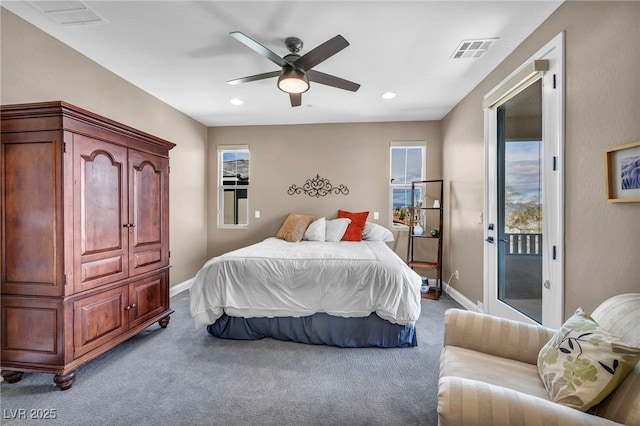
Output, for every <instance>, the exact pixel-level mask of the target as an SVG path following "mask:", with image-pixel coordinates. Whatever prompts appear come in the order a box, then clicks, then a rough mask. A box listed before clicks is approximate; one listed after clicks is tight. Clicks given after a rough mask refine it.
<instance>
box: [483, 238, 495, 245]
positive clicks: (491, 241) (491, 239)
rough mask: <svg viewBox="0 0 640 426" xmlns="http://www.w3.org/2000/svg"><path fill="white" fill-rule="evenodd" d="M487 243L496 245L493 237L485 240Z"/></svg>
mask: <svg viewBox="0 0 640 426" xmlns="http://www.w3.org/2000/svg"><path fill="white" fill-rule="evenodd" d="M485 241H486V242H488V243H491V244H493V243H494V241H493V237H487V238H485Z"/></svg>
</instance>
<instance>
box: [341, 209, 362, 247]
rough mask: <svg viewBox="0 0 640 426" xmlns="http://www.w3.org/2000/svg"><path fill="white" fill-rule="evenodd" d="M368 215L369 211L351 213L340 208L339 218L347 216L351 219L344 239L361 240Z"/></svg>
mask: <svg viewBox="0 0 640 426" xmlns="http://www.w3.org/2000/svg"><path fill="white" fill-rule="evenodd" d="M367 216H369V212H359V213H351V212H346V211H344V210H338V218H343V217H346V218H349V219H351V223H350V224H349V226H348V227H347V230H346V232H345V233H344V235H343V236H342V241H361V240H362V231H364V225H365V223H366V222H367Z"/></svg>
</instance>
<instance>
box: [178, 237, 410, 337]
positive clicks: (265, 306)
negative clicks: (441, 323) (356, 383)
mask: <svg viewBox="0 0 640 426" xmlns="http://www.w3.org/2000/svg"><path fill="white" fill-rule="evenodd" d="M420 285H421V278H420V276H419V275H417V274H416V273H415V272H414V271H413V270H411V269H410V268H409V267H407V265H406V264H405V263H404V262H403V261H402V260H401V259H400V258H399V257H398V256H397V255H396V254H395V253H394V252H393V251H392V250H391V249H390V248H389V247H388V246H387V244H386V243H385V242H383V241H360V242H348V241H340V242H317V241H300V242H297V243H290V242H287V241H284V240H281V239H277V238H267V239H266V240H264V241H262V242H260V243H257V244H253V245H251V246H248V247H244V248H241V249H238V250H235V251H232V252H229V253H226V254H223V255H221V256H219V257H215V258H213V259H211V260H209V261H208V262H207V263H206V264H205V265H204V266H203V267H202V269H201V270H200V271H199V272H198V274H197V275H196V277H195V279H194V282H193V284H192V286H191V290H190V292H191V314H192V316H193V318H194V320H195V323H196V324H197V325H205V326H207V330H208V331H209V333H211V334H212V335H214V336H217V337H222V338H227V339H260V338H263V337H273V338H276V339H280V340H292V341H296V342H301V343H311V344H325V345H334V346H341V347H409V346H415V345H416V344H417V340H416V335H415V327H414V326H415V322H416V320H417V319H418V317H419V316H420Z"/></svg>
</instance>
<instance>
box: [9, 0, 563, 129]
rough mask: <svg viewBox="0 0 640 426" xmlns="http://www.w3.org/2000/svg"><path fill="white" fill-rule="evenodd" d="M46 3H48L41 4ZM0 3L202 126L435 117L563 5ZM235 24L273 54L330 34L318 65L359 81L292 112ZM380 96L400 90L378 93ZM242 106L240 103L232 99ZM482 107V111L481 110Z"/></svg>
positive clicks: (312, 96)
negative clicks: (475, 47)
mask: <svg viewBox="0 0 640 426" xmlns="http://www.w3.org/2000/svg"><path fill="white" fill-rule="evenodd" d="M44 3H46V4H47V5H48V6H43V4H44ZM55 3H58V4H59V5H60V4H62V5H64V6H65V7H71V8H74V7H82V5H84V6H86V7H88V8H89V9H90V10H89V11H86V12H89V13H90V12H91V11H92V12H93V13H95V14H96V15H98V17H100V18H102V22H99V23H89V24H75V25H66V24H60V23H57V22H56V21H55V20H54V19H52V16H53V17H54V18H55V17H56V16H57V17H59V16H61V15H60V14H58V15H55V14H52V15H45V13H43V12H42V9H44V8H47V7H49V8H50V7H51V5H52V4H55ZM78 3H79V2H75V1H73V2H51V1H49V2H37V1H34V2H28V1H4V0H3V1H2V7H4V8H6V9H8V10H10V11H12V12H13V13H15V14H17V15H18V16H20V17H22V18H23V19H25V20H26V21H28V22H30V23H32V24H33V25H35V26H36V27H38V28H40V29H42V30H43V31H45V32H47V33H48V34H50V35H52V36H53V37H55V38H57V39H59V40H61V41H62V42H63V43H65V44H67V45H69V46H70V47H72V48H73V49H75V50H77V51H79V52H80V53H82V54H83V55H85V56H87V57H89V58H90V59H92V60H93V61H95V62H97V63H98V64H100V65H102V66H103V67H105V68H107V69H109V70H111V71H112V72H113V73H115V74H117V75H119V76H121V77H122V78H124V79H125V80H127V81H129V82H131V83H132V84H134V85H136V86H138V87H140V88H141V89H143V90H144V91H146V92H148V93H150V94H152V95H153V96H155V97H157V98H158V99H160V100H162V101H164V102H166V103H167V104H169V105H171V106H173V107H174V108H176V109H178V110H180V111H182V112H184V113H185V114H187V115H189V116H191V117H193V118H194V119H195V120H197V121H199V122H201V123H202V124H204V125H206V126H236V125H262V124H303V123H341V122H382V121H414V120H418V121H421V120H440V119H441V118H443V117H444V116H445V115H446V114H447V113H448V112H449V111H450V110H451V109H452V108H453V107H454V106H455V105H456V104H457V103H458V102H459V101H460V100H461V99H462V98H463V97H464V96H465V95H466V94H468V93H469V92H470V91H471V90H472V89H473V88H474V87H475V86H476V85H477V84H478V83H479V82H480V81H482V79H483V78H484V77H486V76H487V75H488V74H489V72H490V71H491V70H492V69H494V68H495V67H496V66H497V65H498V64H499V63H500V62H501V61H502V60H503V59H504V58H505V57H506V56H507V55H508V54H509V53H511V52H512V51H513V50H514V49H515V48H516V47H517V46H518V45H519V44H520V43H521V42H522V41H523V40H524V39H525V38H526V37H527V36H528V35H529V34H531V33H532V32H533V30H534V29H535V28H537V27H538V26H539V25H540V24H541V23H542V22H543V21H544V20H545V19H546V18H547V17H548V16H549V15H551V13H553V11H555V10H556V9H557V7H558V6H560V4H561V3H562V0H555V1H540V0H537V1H84V2H83V3H80V5H78ZM231 31H240V32H243V33H244V34H246V35H247V36H249V37H251V38H253V39H254V40H256V41H258V42H259V43H261V44H263V45H264V46H265V47H267V48H269V49H271V50H272V51H273V52H275V53H277V54H278V55H280V56H284V55H285V54H287V53H288V51H287V49H286V48H285V46H284V39H285V38H287V37H289V36H296V37H299V38H301V39H302V40H303V42H304V47H303V49H302V51H301V52H300V53H301V54H302V55H303V54H304V53H306V52H308V51H309V50H311V49H313V48H314V47H316V46H318V45H320V44H321V43H323V42H325V41H326V40H328V39H330V38H332V37H333V36H335V35H337V34H341V35H342V36H343V37H344V38H346V39H347V40H348V41H349V43H350V45H349V46H348V47H347V48H345V49H344V50H342V51H340V52H339V53H337V54H336V55H334V56H332V57H331V58H329V59H327V60H326V61H325V62H322V63H321V64H319V65H317V66H316V67H315V68H314V69H315V70H317V71H321V72H324V73H327V74H333V75H335V76H338V77H341V78H344V79H346V80H350V81H354V82H356V83H359V84H360V85H361V87H360V89H359V90H358V91H357V92H355V93H353V92H349V91H345V90H340V89H336V88H333V87H329V86H324V85H321V84H314V83H313V82H312V83H311V88H310V89H309V91H308V92H306V93H304V94H303V96H302V106H300V107H296V108H292V107H291V105H290V102H289V97H288V95H287V94H286V93H283V92H281V91H280V90H279V89H278V88H277V86H276V81H277V79H275V78H271V79H268V80H261V81H254V82H250V83H246V84H241V85H236V86H232V85H229V84H227V83H226V82H227V81H228V80H232V79H236V78H239V77H245V76H249V75H253V74H259V73H265V72H270V71H276V70H278V67H277V66H276V65H275V64H274V63H272V62H270V61H269V60H267V59H266V58H264V57H262V56H260V55H258V54H257V53H256V52H254V51H253V50H251V49H249V48H248V47H247V46H245V45H243V44H242V43H240V42H239V41H237V40H235V39H234V38H232V37H231V36H229V32H231ZM470 39H496V40H495V41H494V43H493V44H492V46H491V48H490V49H489V50H488V51H487V52H486V53H485V54H484V55H482V56H481V57H479V58H475V59H473V58H470V59H466V58H464V59H452V56H453V54H454V51H455V49H456V48H457V47H458V45H459V44H460V43H461V42H462V41H463V40H470ZM384 92H394V93H396V95H397V96H396V97H395V98H393V99H389V100H385V99H383V98H382V97H381V95H382V94H383V93H384ZM233 98H239V99H242V100H243V101H244V104H243V105H241V106H235V105H232V104H231V103H230V100H231V99H233ZM478 107H480V106H478Z"/></svg>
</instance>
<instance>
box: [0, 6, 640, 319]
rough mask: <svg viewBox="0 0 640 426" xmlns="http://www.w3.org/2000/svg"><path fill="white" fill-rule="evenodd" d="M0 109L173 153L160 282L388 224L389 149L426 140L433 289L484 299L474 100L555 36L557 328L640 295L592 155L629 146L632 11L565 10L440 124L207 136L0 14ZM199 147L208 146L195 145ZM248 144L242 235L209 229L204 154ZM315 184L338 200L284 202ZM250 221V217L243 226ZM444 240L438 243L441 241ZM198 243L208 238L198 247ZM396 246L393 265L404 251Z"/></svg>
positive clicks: (625, 208)
mask: <svg viewBox="0 0 640 426" xmlns="http://www.w3.org/2000/svg"><path fill="white" fill-rule="evenodd" d="M0 11H1V15H2V22H1V24H2V29H1V31H2V33H1V34H2V57H1V60H2V77H1V80H0V88H1V91H2V93H1V98H0V101H1V103H3V104H7V103H16V102H32V101H33V102H35V101H45V100H65V101H67V102H70V103H72V104H76V105H78V106H80V107H82V108H85V109H88V110H91V111H94V112H96V113H98V114H101V115H104V116H106V117H109V118H111V119H114V120H117V121H120V122H123V123H125V124H128V125H130V126H132V127H136V128H139V129H141V130H143V131H146V132H148V133H151V134H155V135H157V136H159V137H162V138H165V139H168V140H171V141H173V142H175V143H177V144H178V146H177V147H176V148H174V149H173V150H172V151H171V252H172V258H171V263H172V264H173V265H174V268H173V270H172V283H174V284H175V283H178V282H181V281H183V280H186V279H188V278H190V277H192V276H193V275H194V274H195V272H196V271H197V270H198V268H199V267H200V266H201V265H202V263H203V262H204V260H205V259H206V258H207V257H208V256H213V255H217V254H220V253H222V252H224V251H227V250H229V249H232V248H236V247H240V246H242V245H245V244H247V243H252V242H256V241H259V240H261V239H263V238H265V237H267V236H270V235H273V234H274V233H275V232H276V231H277V229H278V228H279V226H280V224H281V223H282V221H283V220H284V218H285V216H286V214H287V213H289V212H292V211H298V212H309V213H313V214H316V215H320V214H322V215H326V216H327V217H332V216H333V215H335V213H336V211H337V210H338V209H351V210H358V211H359V210H370V211H372V212H373V211H379V212H380V220H379V221H378V223H380V224H383V225H384V224H388V222H389V212H388V202H389V200H388V168H389V165H388V161H389V160H388V146H389V142H390V141H394V140H426V141H427V144H428V148H427V158H428V160H427V161H428V163H427V173H428V175H427V177H428V178H440V177H442V173H444V178H445V180H446V185H445V187H446V194H447V195H446V197H445V208H446V210H445V211H446V215H445V225H446V230H445V232H446V235H447V238H446V241H445V257H444V259H445V270H444V278H445V280H446V279H447V278H448V277H449V275H450V273H451V272H452V271H453V270H456V269H457V270H459V271H460V280H459V281H452V284H453V286H454V287H455V288H456V289H457V290H459V291H460V292H461V293H462V294H463V295H464V296H465V297H467V298H468V299H470V300H471V301H473V302H475V301H476V300H482V292H483V290H482V274H483V265H482V253H483V241H482V235H483V225H482V224H480V223H479V218H480V213H481V212H482V210H483V176H484V163H483V160H482V159H483V158H484V144H483V115H482V111H481V107H480V105H481V100H482V97H483V96H484V95H485V94H486V93H487V92H488V91H489V90H491V89H492V88H493V87H494V86H496V85H497V84H498V83H499V82H500V81H501V80H502V79H504V78H505V77H506V76H507V75H508V74H509V73H510V72H511V71H512V70H513V69H515V68H516V67H518V66H519V65H520V64H521V63H522V62H523V61H525V60H526V59H527V58H529V57H530V56H531V55H532V54H533V53H535V52H536V51H537V50H538V49H539V48H541V47H542V46H543V45H544V44H546V43H547V42H548V41H549V40H550V39H552V38H553V37H554V36H555V35H557V34H558V33H559V32H561V31H565V32H566V46H565V52H566V153H565V159H566V160H565V161H566V164H565V167H566V171H565V176H566V188H565V189H566V206H565V211H566V220H565V222H566V224H565V227H566V232H565V234H566V235H565V244H566V245H565V251H566V253H565V256H566V283H565V316H567V315H568V314H570V313H571V312H572V311H573V310H575V308H576V307H577V306H579V305H582V306H583V307H585V308H586V309H592V308H593V307H594V306H596V305H597V304H598V303H599V302H600V301H601V300H602V299H604V298H606V297H608V296H610V295H613V294H617V293H622V292H626V291H638V290H640V278H639V277H640V262H639V261H638V246H639V241H640V219H639V218H640V205H639V204H637V203H627V204H610V203H606V202H605V201H604V173H603V151H604V149H605V148H607V147H610V146H615V145H620V144H624V143H628V142H632V141H636V140H640V119H639V117H640V79H639V78H638V70H639V69H640V51H639V49H638V46H637V40H639V39H640V29H639V28H640V2H574V1H569V2H566V3H565V4H563V5H562V6H561V7H560V8H559V9H558V10H557V11H556V12H555V13H554V14H553V15H552V16H551V17H550V18H549V19H548V20H547V21H546V22H545V23H544V24H543V25H541V27H540V28H538V29H537V30H536V31H535V32H534V33H533V34H532V36H531V37H529V38H528V39H526V40H525V41H524V42H523V43H522V44H521V45H520V46H519V47H518V48H517V49H516V51H515V52H514V53H513V54H512V55H510V56H509V57H508V58H507V59H506V60H505V61H504V62H503V63H502V64H501V65H500V66H499V67H497V68H496V70H494V71H493V72H492V73H491V74H490V75H489V76H488V77H487V78H486V79H485V80H484V81H483V82H482V83H481V84H480V85H479V86H478V87H476V88H475V89H474V90H473V91H472V92H471V93H470V94H469V95H468V96H467V97H466V98H465V99H464V100H463V101H462V102H460V104H458V105H457V106H456V107H455V108H454V109H453V110H452V111H451V112H450V113H449V114H448V115H447V116H446V117H445V118H444V119H443V120H442V121H441V122H410V123H369V124H364V123H363V124H333V125H332V124H328V125H303V126H255V127H220V128H210V129H208V132H207V129H206V128H205V127H204V126H202V125H200V124H199V123H197V122H195V121H194V120H192V119H190V118H189V117H186V116H185V115H183V114H181V113H180V112H178V111H176V110H174V109H172V108H170V107H169V106H167V105H166V104H164V103H162V102H161V101H159V100H158V99H156V98H153V97H152V96H150V95H149V94H147V93H145V92H143V91H141V90H140V89H138V88H137V87H135V86H133V85H131V84H129V83H127V82H126V81H124V80H122V79H120V78H119V77H117V76H115V75H114V74H112V73H110V72H109V71H107V70H105V69H103V68H102V67H100V66H98V65H97V64H95V63H94V62H92V61H90V60H89V59H87V58H85V57H83V56H82V55H80V54H78V53H77V52H75V51H73V50H71V49H70V48H68V47H67V46H65V45H64V44H62V43H60V42H58V41H56V40H54V39H53V38H51V37H49V36H47V35H45V34H44V33H42V32H40V31H39V30H37V29H35V28H34V27H32V26H31V25H29V24H27V23H25V22H24V21H22V20H20V19H19V18H17V17H15V16H14V15H12V14H11V13H10V12H7V11H6V10H4V9H0ZM207 141H208V142H207ZM238 143H239V144H249V145H250V146H251V162H252V163H251V200H250V209H251V219H250V220H251V222H250V223H251V225H250V227H249V229H248V230H220V229H217V227H216V221H215V217H216V206H217V198H216V173H217V170H216V166H217V163H216V145H217V144H238ZM316 173H319V174H320V175H321V176H323V177H326V178H328V179H330V180H331V182H332V183H333V184H336V185H337V184H341V183H342V184H345V185H347V186H348V187H349V189H350V194H349V195H348V196H343V195H330V196H327V197H321V198H319V199H315V198H310V197H307V196H303V195H296V196H289V195H287V193H286V190H287V189H288V188H289V186H291V185H292V184H297V185H301V184H303V183H304V181H305V180H306V179H308V178H310V177H313V176H315V174H316ZM255 210H260V211H261V212H262V218H261V219H253V217H252V216H253V212H254V211H255ZM447 231H448V232H447ZM207 234H208V235H207ZM403 237H404V235H402V236H400V238H398V240H397V241H396V242H395V243H394V247H395V249H396V251H397V252H398V253H399V254H401V255H402V256H404V254H405V250H406V249H405V244H406V239H404V238H403Z"/></svg>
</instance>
